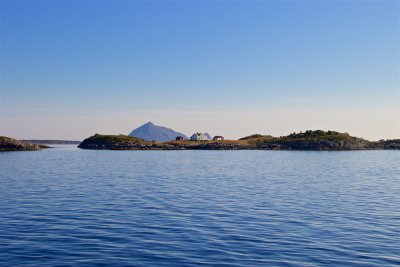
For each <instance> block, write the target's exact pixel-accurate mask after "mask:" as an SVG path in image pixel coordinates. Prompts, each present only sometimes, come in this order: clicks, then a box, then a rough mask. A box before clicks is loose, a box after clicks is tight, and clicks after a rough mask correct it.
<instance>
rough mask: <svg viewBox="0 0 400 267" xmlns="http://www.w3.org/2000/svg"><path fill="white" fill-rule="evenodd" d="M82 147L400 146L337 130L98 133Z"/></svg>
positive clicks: (245, 147)
mask: <svg viewBox="0 0 400 267" xmlns="http://www.w3.org/2000/svg"><path fill="white" fill-rule="evenodd" d="M79 147H80V148H86V149H120V150H185V149H202V150H243V149H257V150H363V149H400V144H399V142H393V141H391V142H388V141H384V142H383V141H381V142H369V141H367V140H364V139H362V138H357V137H352V136H350V135H349V134H348V133H340V132H336V131H322V130H316V131H311V130H309V131H305V132H300V133H292V134H289V135H287V136H281V137H273V136H271V135H261V134H253V135H250V136H247V137H243V138H241V139H239V140H221V141H189V140H179V141H168V142H154V141H153V142H151V141H144V140H142V139H139V138H136V137H131V136H126V135H99V134H95V135H94V136H92V137H89V138H88V139H86V140H84V141H83V142H82V143H81V144H80V145H79Z"/></svg>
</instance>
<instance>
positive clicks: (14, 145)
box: [0, 136, 50, 152]
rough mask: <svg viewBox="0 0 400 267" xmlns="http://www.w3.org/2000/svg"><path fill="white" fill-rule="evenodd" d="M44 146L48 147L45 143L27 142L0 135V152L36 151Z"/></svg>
mask: <svg viewBox="0 0 400 267" xmlns="http://www.w3.org/2000/svg"><path fill="white" fill-rule="evenodd" d="M44 148H50V147H49V146H45V145H38V144H29V143H25V142H22V141H19V140H16V139H14V138H10V137H6V136H0V152H6V151H36V150H42V149H44Z"/></svg>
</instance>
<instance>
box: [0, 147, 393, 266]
mask: <svg viewBox="0 0 400 267" xmlns="http://www.w3.org/2000/svg"><path fill="white" fill-rule="evenodd" d="M0 266H341V267H342V266H365V267H373V266H377V267H382V266H400V151H324V152H322V151H321V152H317V151H106V150H101V151H100V150H97V151H96V150H81V149H78V148H76V147H75V146H71V145H60V146H56V147H55V148H52V149H47V150H43V151H28V152H4V153H0Z"/></svg>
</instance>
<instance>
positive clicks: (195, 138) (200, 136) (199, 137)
mask: <svg viewBox="0 0 400 267" xmlns="http://www.w3.org/2000/svg"><path fill="white" fill-rule="evenodd" d="M190 140H192V141H201V140H210V139H209V138H208V137H207V136H206V135H205V134H204V133H194V134H193V135H192V136H191V137H190Z"/></svg>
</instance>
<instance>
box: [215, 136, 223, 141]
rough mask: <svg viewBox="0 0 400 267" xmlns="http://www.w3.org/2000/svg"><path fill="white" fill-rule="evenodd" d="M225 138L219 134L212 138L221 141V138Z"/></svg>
mask: <svg viewBox="0 0 400 267" xmlns="http://www.w3.org/2000/svg"><path fill="white" fill-rule="evenodd" d="M224 139H225V138H224V137H223V136H220V135H216V136H214V138H213V140H214V141H222V140H224Z"/></svg>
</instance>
